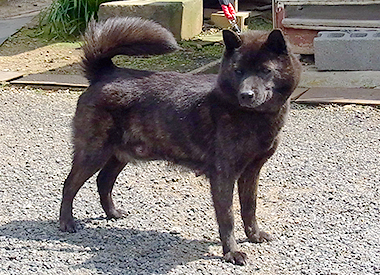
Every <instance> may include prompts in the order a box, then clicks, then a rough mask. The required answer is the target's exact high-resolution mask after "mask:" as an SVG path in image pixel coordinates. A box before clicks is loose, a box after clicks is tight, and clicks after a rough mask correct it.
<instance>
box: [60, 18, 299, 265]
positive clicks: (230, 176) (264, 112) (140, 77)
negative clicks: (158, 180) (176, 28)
mask: <svg viewBox="0 0 380 275" xmlns="http://www.w3.org/2000/svg"><path fill="white" fill-rule="evenodd" d="M223 38H224V43H225V52H224V57H223V61H222V65H221V68H220V73H219V75H218V77H217V78H216V77H215V76H210V75H191V74H180V73H175V72H152V71H139V70H132V69H126V68H118V67H116V66H115V65H114V64H113V63H112V60H111V58H112V57H114V56H115V55H118V54H124V55H153V54H163V53H167V52H171V51H174V50H177V49H178V46H177V43H176V41H175V40H174V38H173V36H172V34H171V33H170V32H169V31H167V30H166V29H164V28H163V27H161V26H160V25H158V24H156V23H153V22H151V21H146V20H143V19H140V18H116V19H109V20H107V21H105V22H102V23H93V24H91V25H90V27H89V29H88V31H87V33H86V35H85V44H84V46H83V49H84V55H85V57H84V60H83V64H84V68H85V73H86V76H87V78H88V79H89V81H90V87H89V88H88V89H87V91H86V92H84V93H83V94H82V95H81V96H80V99H79V101H78V105H77V109H76V114H75V117H74V122H73V128H74V149H75V151H74V159H73V165H72V169H71V172H70V174H69V176H68V177H67V179H66V181H65V185H64V189H63V199H62V205H61V213H60V228H61V230H63V231H69V232H75V231H76V226H75V223H74V219H73V216H72V205H73V199H74V197H75V195H76V194H77V192H78V190H79V189H80V188H81V186H82V185H83V184H84V182H85V181H86V180H87V179H88V178H89V177H91V176H92V175H93V174H94V173H96V172H97V171H99V170H100V173H99V175H98V178H97V184H98V190H99V195H100V201H101V204H102V206H103V209H104V211H105V213H106V214H107V217H108V218H120V217H122V216H123V215H124V214H125V213H124V212H123V211H122V210H119V209H117V208H115V206H114V204H113V202H112V196H111V192H112V188H113V185H114V182H115V180H116V177H117V175H118V174H119V173H120V172H121V170H122V169H123V168H124V166H125V165H126V164H127V163H128V162H129V161H132V160H136V159H137V160H138V159H144V160H146V159H148V160H156V159H161V160H168V161H171V162H174V163H177V164H181V165H185V166H187V167H190V168H192V169H194V170H196V171H197V172H198V173H202V174H204V175H206V176H207V177H208V178H209V179H210V183H211V193H212V198H213V201H214V207H215V211H216V217H217V221H218V224H219V233H220V239H221V241H222V245H223V253H224V258H225V259H226V260H227V261H229V262H232V263H235V264H244V262H245V260H246V258H247V256H246V254H245V253H244V252H241V251H239V250H238V246H237V244H236V241H235V237H234V232H233V229H234V218H233V211H232V197H233V189H234V185H235V182H236V181H237V182H238V189H239V196H240V204H241V216H242V219H243V221H244V226H245V233H246V234H247V237H248V239H249V240H250V241H252V242H263V241H265V240H269V239H270V236H269V234H267V233H265V232H263V231H260V229H259V227H258V224H257V220H256V196H257V185H258V177H259V171H260V169H261V167H262V165H263V164H264V163H265V162H266V160H267V159H268V158H269V157H270V156H271V155H272V154H273V153H274V151H275V150H276V147H277V144H278V134H279V131H280V129H281V127H282V126H283V125H284V121H285V118H286V114H287V111H288V107H289V96H290V95H291V93H292V92H293V90H294V89H295V87H296V85H297V83H298V81H299V77H300V72H301V66H300V63H299V62H298V60H297V58H295V56H294V55H292V54H291V53H289V50H288V47H287V45H286V43H285V40H284V37H283V35H282V33H281V31H279V30H274V31H272V32H271V33H264V32H253V31H250V32H246V33H243V34H241V35H240V36H239V35H237V34H235V33H234V32H232V31H228V30H225V31H224V32H223Z"/></svg>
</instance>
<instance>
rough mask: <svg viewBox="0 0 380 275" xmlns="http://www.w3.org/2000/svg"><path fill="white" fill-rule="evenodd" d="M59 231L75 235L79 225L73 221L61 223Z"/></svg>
mask: <svg viewBox="0 0 380 275" xmlns="http://www.w3.org/2000/svg"><path fill="white" fill-rule="evenodd" d="M59 229H60V230H61V231H63V232H70V233H75V232H77V225H76V224H75V221H74V220H73V219H70V220H67V221H60V223H59Z"/></svg>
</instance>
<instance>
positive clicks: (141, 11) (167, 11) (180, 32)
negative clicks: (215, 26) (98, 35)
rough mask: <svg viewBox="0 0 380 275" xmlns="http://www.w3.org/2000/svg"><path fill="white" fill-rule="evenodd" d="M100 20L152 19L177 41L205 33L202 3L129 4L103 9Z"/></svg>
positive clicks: (132, 0)
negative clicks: (110, 18) (113, 18)
mask: <svg viewBox="0 0 380 275" xmlns="http://www.w3.org/2000/svg"><path fill="white" fill-rule="evenodd" d="M98 14H99V18H100V19H101V20H104V19H107V18H109V17H115V16H120V17H123V16H134V17H142V18H145V19H151V20H153V21H155V22H157V23H160V24H161V25H162V26H164V27H165V28H167V29H169V30H170V31H171V32H172V33H173V34H174V36H175V38H176V39H179V40H182V39H190V38H192V37H194V36H196V35H198V34H200V33H201V31H202V25H203V1H202V0H129V1H115V2H107V3H103V4H101V5H100V8H99V13H98Z"/></svg>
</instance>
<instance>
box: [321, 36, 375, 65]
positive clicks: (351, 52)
mask: <svg viewBox="0 0 380 275" xmlns="http://www.w3.org/2000/svg"><path fill="white" fill-rule="evenodd" d="M379 49H380V31H378V30H363V31H323V32H319V33H318V37H316V38H315V39H314V55H315V65H316V66H317V68H318V69H319V70H343V71H366V70H372V71H380V55H379Z"/></svg>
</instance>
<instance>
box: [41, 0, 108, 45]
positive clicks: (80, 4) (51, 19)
mask: <svg viewBox="0 0 380 275" xmlns="http://www.w3.org/2000/svg"><path fill="white" fill-rule="evenodd" d="M109 1H110V0H54V1H53V3H52V4H51V5H50V6H49V7H48V8H47V9H45V10H44V11H42V12H41V15H40V19H39V29H40V34H41V35H42V34H44V35H46V36H47V37H49V38H50V39H55V38H60V39H70V38H73V37H77V36H78V35H80V34H82V33H83V32H84V31H85V29H86V27H87V24H88V22H89V21H90V20H91V19H92V18H94V19H97V14H98V10H99V5H100V4H101V3H104V2H109Z"/></svg>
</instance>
